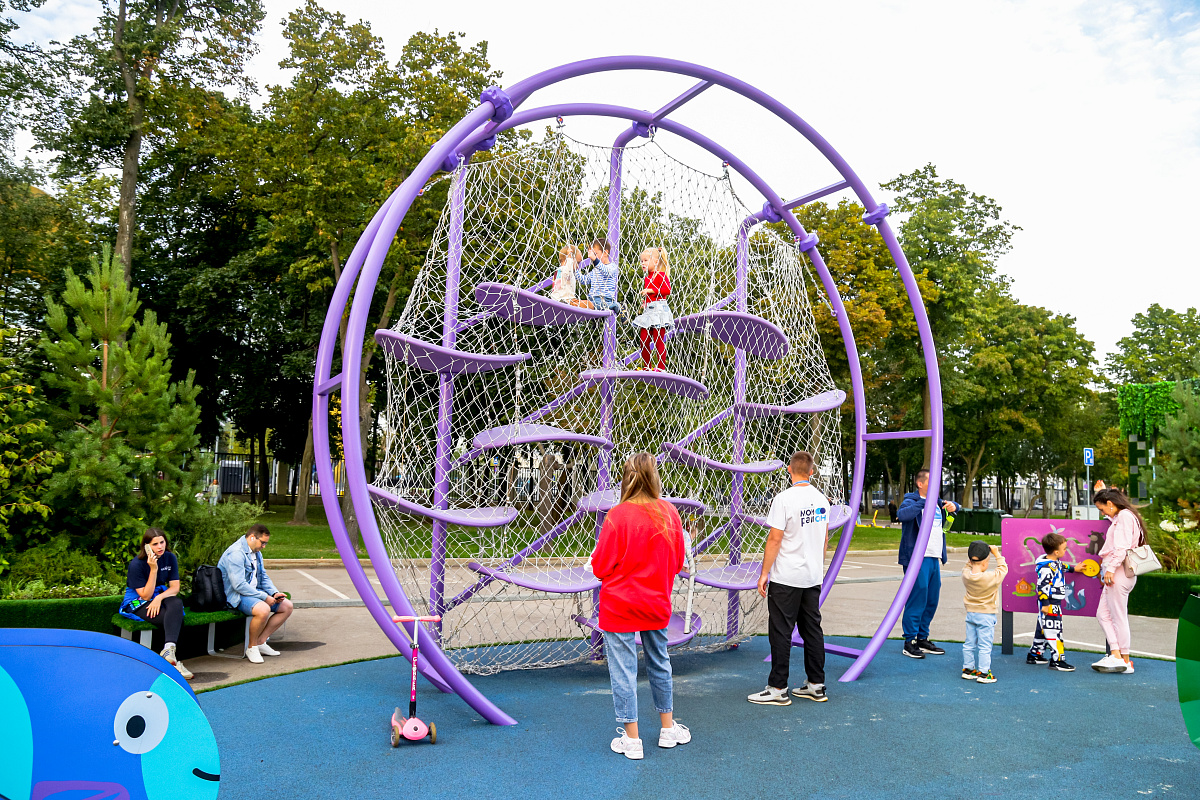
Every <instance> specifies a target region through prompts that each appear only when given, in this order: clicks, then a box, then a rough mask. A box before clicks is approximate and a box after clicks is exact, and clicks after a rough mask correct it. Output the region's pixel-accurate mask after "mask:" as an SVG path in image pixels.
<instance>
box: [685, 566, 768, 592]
mask: <svg viewBox="0 0 1200 800" xmlns="http://www.w3.org/2000/svg"><path fill="white" fill-rule="evenodd" d="M761 574H762V562H760V561H749V562H747V563H745V564H729V565H727V566H724V567H713V568H711V569H698V570H696V583H702V584H704V585H705V586H713V587H716V588H717V589H729V590H731V591H735V592H746V591H749V590H751V589H757V588H758V576H759V575H761ZM685 577H686V575H685Z"/></svg>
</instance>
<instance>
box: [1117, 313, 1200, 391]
mask: <svg viewBox="0 0 1200 800" xmlns="http://www.w3.org/2000/svg"><path fill="white" fill-rule="evenodd" d="M1197 358H1200V314H1198V313H1197V312H1196V309H1194V308H1189V309H1188V310H1187V311H1184V312H1182V313H1180V312H1178V311H1173V310H1171V309H1169V308H1163V307H1162V306H1160V305H1159V304H1158V303H1154V304H1153V305H1151V306H1150V308H1148V309H1146V312H1145V313H1139V314H1134V315H1133V335H1131V336H1126V337H1124V338H1122V339H1121V340H1120V341H1118V342H1117V351H1116V352H1115V353H1110V354H1109V356H1108V360H1107V363H1106V365H1105V366H1106V369H1107V371H1108V376H1109V378H1110V380H1112V381H1113V382H1114V383H1117V384H1121V383H1155V382H1156V381H1171V380H1178V379H1179V378H1192V377H1195V376H1196V374H1197V373H1196V366H1195V365H1196V360H1197Z"/></svg>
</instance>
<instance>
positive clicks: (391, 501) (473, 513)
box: [367, 486, 519, 528]
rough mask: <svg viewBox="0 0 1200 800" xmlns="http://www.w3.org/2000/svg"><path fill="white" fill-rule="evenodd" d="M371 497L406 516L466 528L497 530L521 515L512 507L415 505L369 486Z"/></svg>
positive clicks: (383, 490)
mask: <svg viewBox="0 0 1200 800" xmlns="http://www.w3.org/2000/svg"><path fill="white" fill-rule="evenodd" d="M367 491H368V492H370V494H371V496H372V497H374V498H375V499H376V500H378V501H379V502H381V503H383V504H384V505H385V506H392V507H394V508H398V509H400V510H401V511H403V512H405V513H406V514H415V515H416V516H418V517H425V518H427V519H432V520H437V521H438V522H444V523H446V524H447V525H462V526H463V527H465V528H495V527H497V526H500V525H507V524H508V523H510V522H512V521H513V520H514V519H516V518H517V514H518V513H519V512H518V511H517V510H516V509H515V508H512V507H510V506H492V507H488V508H446V509H440V508H429V507H428V506H423V505H421V504H420V503H414V502H413V501H411V500H406V499H405V498H403V497H399V496H398V495H394V494H392V493H391V492H389V491H388V490H386V489H380V488H379V487H378V486H367Z"/></svg>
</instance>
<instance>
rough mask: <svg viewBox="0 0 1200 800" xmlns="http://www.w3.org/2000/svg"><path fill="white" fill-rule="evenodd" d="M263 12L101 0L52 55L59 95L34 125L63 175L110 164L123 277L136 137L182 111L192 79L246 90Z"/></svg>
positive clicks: (156, 0) (132, 214)
mask: <svg viewBox="0 0 1200 800" xmlns="http://www.w3.org/2000/svg"><path fill="white" fill-rule="evenodd" d="M263 16H264V11H263V8H262V3H261V0H191V1H190V2H188V0H119V2H116V3H114V2H112V0H103V4H102V7H101V12H100V18H99V20H98V21H97V24H96V26H95V28H93V30H92V32H91V33H90V34H85V35H81V36H76V37H75V38H73V39H72V40H71V41H70V42H68V43H67V44H66V45H62V46H60V47H58V48H57V49H56V50H55V51H54V52H53V53H52V57H53V59H54V61H55V65H56V68H57V69H58V70H59V71H60V72H61V74H62V75H63V76H64V78H63V81H62V82H61V83H60V84H59V85H58V86H57V87H55V92H56V94H57V95H58V98H59V102H57V103H54V104H47V106H46V108H45V111H44V112H43V113H42V114H41V115H40V119H39V125H38V126H37V128H36V129H35V133H36V135H37V136H38V138H39V141H40V143H41V145H42V146H43V147H45V148H47V149H49V150H52V151H55V152H56V153H57V154H58V155H57V158H58V161H59V163H60V166H61V167H62V169H63V170H65V172H66V174H89V173H92V172H96V171H99V170H100V169H102V168H116V169H119V170H120V173H121V184H120V195H119V206H118V220H117V240H116V253H117V258H118V260H119V261H120V263H121V265H122V267H123V270H124V275H125V281H126V282H127V283H128V282H129V281H130V279H131V275H132V264H133V241H134V233H135V231H136V228H137V219H136V208H137V196H138V181H139V170H140V167H141V158H142V148H143V144H144V138H146V137H149V138H151V139H153V137H154V135H155V133H156V130H157V129H158V128H159V127H161V126H162V125H163V124H164V121H170V120H176V119H178V118H179V117H180V116H181V115H186V113H187V109H189V108H191V107H193V106H194V102H193V101H194V90H195V89H196V88H197V87H200V88H203V87H218V86H234V87H237V88H239V89H240V90H242V91H247V92H248V91H249V90H250V89H251V88H252V83H251V82H250V80H249V79H248V78H247V77H246V76H245V75H244V74H243V70H244V67H245V64H246V61H247V60H248V59H249V58H250V57H251V56H252V55H254V53H255V52H257V45H256V44H255V42H254V38H253V37H254V35H255V33H257V31H258V28H259V25H260V24H261V22H262V19H263ZM167 127H170V124H169V123H168V125H167Z"/></svg>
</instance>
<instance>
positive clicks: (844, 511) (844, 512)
mask: <svg viewBox="0 0 1200 800" xmlns="http://www.w3.org/2000/svg"><path fill="white" fill-rule="evenodd" d="M853 516H854V511H853V510H852V509H851V508H850V506H833V507H832V508H830V509H829V522H828V525H829V529H830V530H833V529H834V528H838V527H841V526H842V525H845V524H846V520H848V519H850V518H851V517H853ZM738 519H740V520H741V521H742V522H752V523H754V524H755V525H762V526H763V527H764V528H769V527H771V526H770V525H768V524H767V518H766V517H756V516H754V515H752V514H740V515H739V516H738Z"/></svg>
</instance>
